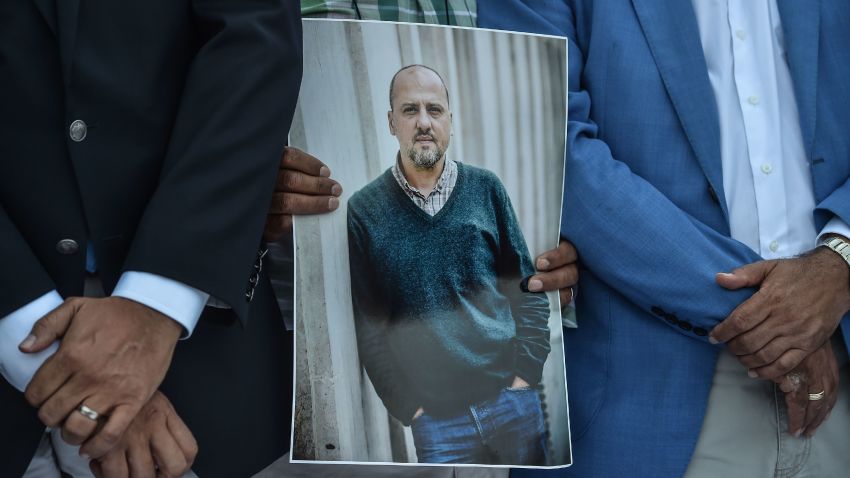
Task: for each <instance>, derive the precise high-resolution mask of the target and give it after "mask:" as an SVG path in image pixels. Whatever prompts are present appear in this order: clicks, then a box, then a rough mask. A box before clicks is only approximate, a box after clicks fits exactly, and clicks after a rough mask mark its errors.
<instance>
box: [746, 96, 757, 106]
mask: <svg viewBox="0 0 850 478" xmlns="http://www.w3.org/2000/svg"><path fill="white" fill-rule="evenodd" d="M747 102H748V103H749V104H751V105H753V106H755V105H757V104H759V97H758V96H755V95H753V96H750V97H749V98H747Z"/></svg>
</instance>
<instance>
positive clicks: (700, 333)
mask: <svg viewBox="0 0 850 478" xmlns="http://www.w3.org/2000/svg"><path fill="white" fill-rule="evenodd" d="M694 333H695V334H696V335H697V336H698V337H705V336H706V335H708V331H707V330H705V329H704V328H702V327H694Z"/></svg>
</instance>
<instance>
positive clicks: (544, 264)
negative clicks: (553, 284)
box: [537, 259, 549, 270]
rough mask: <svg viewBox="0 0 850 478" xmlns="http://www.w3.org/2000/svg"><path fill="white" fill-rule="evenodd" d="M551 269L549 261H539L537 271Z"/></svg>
mask: <svg viewBox="0 0 850 478" xmlns="http://www.w3.org/2000/svg"><path fill="white" fill-rule="evenodd" d="M548 268H549V261H547V260H546V259H537V269H538V270H546V269H548Z"/></svg>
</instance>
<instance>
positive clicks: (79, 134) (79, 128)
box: [68, 120, 89, 143]
mask: <svg viewBox="0 0 850 478" xmlns="http://www.w3.org/2000/svg"><path fill="white" fill-rule="evenodd" d="M88 131H89V127H88V126H87V125H86V122H85V121H83V120H74V122H73V123H71V127H70V128H68V132H69V134H70V136H71V139H72V140H73V141H74V142H75V143H79V142H80V141H82V140H84V139H86V133H88Z"/></svg>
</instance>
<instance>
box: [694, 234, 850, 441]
mask: <svg viewBox="0 0 850 478" xmlns="http://www.w3.org/2000/svg"><path fill="white" fill-rule="evenodd" d="M716 280H717V283H718V284H719V285H721V286H722V287H724V288H726V289H730V290H735V289H741V288H745V287H757V288H758V290H757V292H755V293H754V294H753V295H752V297H751V298H750V299H748V300H746V301H744V302H743V303H742V304H741V305H739V306H738V307H737V308H735V310H733V311H732V313H731V314H730V315H729V316H728V317H727V318H726V319H725V320H724V321H723V322H721V323H720V324H718V325H717V326H716V327H715V328H714V329H713V330H712V331H711V334H710V335H709V340H711V341H712V342H713V343H724V344H726V346H727V347H728V349H729V350H730V351H731V352H732V353H734V354H735V355H737V357H738V360H739V361H740V362H741V363H742V364H743V365H744V366H745V367H747V369H748V370H749V375H750V376H751V377H753V378H762V379H768V380H772V381H774V382H776V383H777V384H779V387H780V389H781V390H782V391H783V392H785V401H786V404H787V406H788V430H789V433H791V434H793V435H795V436H800V435H801V434H804V435H806V436H811V435H812V434H813V433H814V432H815V430H816V429H817V428H818V427H819V426H820V425H821V424H822V423H823V421H824V420H825V419H826V417H827V416H828V415H829V412H830V411H831V410H832V407H833V406H834V405H835V401H836V399H837V387H838V367H837V363H836V360H835V355H834V353H833V351H832V347H831V343H830V337H831V336H832V334H833V333H834V332H835V330H836V329H837V327H838V324H839V322H840V321H841V318H842V317H843V316H844V314H845V313H846V312H847V311H848V310H850V268H848V267H847V264H846V263H845V262H844V261H843V260H842V259H841V257H840V256H839V255H838V254H835V253H834V252H832V251H830V250H829V249H827V248H825V247H818V248H816V249H815V250H813V251H810V252H808V253H806V254H804V255H803V256H800V257H795V258H791V259H778V260H767V261H760V262H755V263H752V264H749V265H746V266H744V267H741V268H739V269H736V270H734V271H733V272H732V273H729V274H727V273H720V274H717V277H716ZM820 392H824V395H823V398H822V399H813V397H810V394H814V395H815V397H816V396H818V394H819V393H820Z"/></svg>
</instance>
